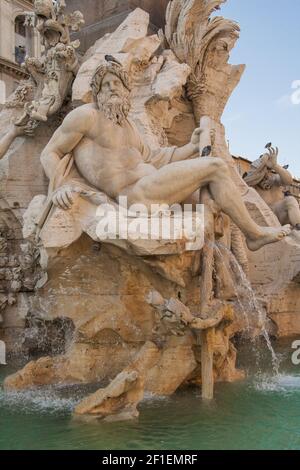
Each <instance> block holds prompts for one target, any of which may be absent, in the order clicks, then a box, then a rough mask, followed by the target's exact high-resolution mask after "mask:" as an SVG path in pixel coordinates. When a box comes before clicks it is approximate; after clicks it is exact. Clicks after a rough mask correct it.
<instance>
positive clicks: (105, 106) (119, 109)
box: [96, 90, 131, 125]
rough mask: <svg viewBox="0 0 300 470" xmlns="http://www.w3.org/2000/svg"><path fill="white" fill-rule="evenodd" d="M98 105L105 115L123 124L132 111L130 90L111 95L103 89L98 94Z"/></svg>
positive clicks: (115, 122) (116, 122)
mask: <svg viewBox="0 0 300 470" xmlns="http://www.w3.org/2000/svg"><path fill="white" fill-rule="evenodd" d="M96 105H97V106H98V108H99V110H100V111H102V112H103V114H104V116H105V117H106V118H107V119H109V120H111V121H112V122H113V123H114V124H119V125H122V123H123V122H124V121H125V120H126V119H127V117H128V114H129V111H130V107H131V105H130V100H129V92H125V93H122V94H121V95H120V94H118V95H111V94H110V93H107V92H105V91H103V90H101V91H99V93H98V95H97V100H96Z"/></svg>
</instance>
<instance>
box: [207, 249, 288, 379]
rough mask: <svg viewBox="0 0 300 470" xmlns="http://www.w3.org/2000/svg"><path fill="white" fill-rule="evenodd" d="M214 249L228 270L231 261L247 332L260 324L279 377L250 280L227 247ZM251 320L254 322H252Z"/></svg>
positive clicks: (277, 364)
mask: <svg viewBox="0 0 300 470" xmlns="http://www.w3.org/2000/svg"><path fill="white" fill-rule="evenodd" d="M214 249H215V252H216V254H217V256H218V257H219V258H220V260H221V262H222V263H223V264H224V266H225V267H227V268H228V266H227V265H226V262H225V259H226V258H228V259H229V265H230V266H229V268H230V269H229V272H230V273H231V276H232V281H233V286H234V290H235V294H236V296H237V300H238V304H239V306H240V308H241V311H242V313H243V315H244V318H245V320H246V324H247V330H248V331H249V332H250V331H251V329H252V328H253V325H257V326H258V324H259V327H260V329H261V336H262V337H263V338H264V340H265V342H266V345H267V348H268V350H269V351H270V354H271V358H272V366H273V372H274V375H275V376H279V366H280V363H279V359H278V357H277V356H276V353H275V351H274V348H273V346H272V343H271V339H270V336H269V334H268V332H267V330H266V326H265V322H266V314H265V313H264V311H263V309H262V307H261V305H260V302H259V301H258V299H257V297H256V295H255V292H254V290H253V289H252V286H251V284H250V281H249V279H248V278H247V276H246V275H245V273H244V271H243V269H242V267H241V266H240V264H239V263H238V261H237V260H236V258H235V256H234V255H233V253H232V252H231V251H230V250H229V249H228V248H227V247H226V246H224V245H223V244H221V243H215V244H214ZM251 319H252V321H251V322H250V320H251ZM257 320H258V321H257ZM257 351H258V350H257ZM256 362H257V365H258V363H259V357H258V355H257V354H256ZM258 372H259V371H258Z"/></svg>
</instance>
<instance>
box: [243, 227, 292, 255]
mask: <svg viewBox="0 0 300 470" xmlns="http://www.w3.org/2000/svg"><path fill="white" fill-rule="evenodd" d="M291 231H292V229H291V226H290V225H285V226H284V227H279V228H274V227H261V232H262V233H261V235H260V236H259V237H258V238H256V239H253V240H251V239H247V246H248V248H249V250H251V251H257V250H259V249H260V248H262V247H263V246H265V245H270V244H271V243H276V242H280V241H281V240H283V239H284V238H285V237H287V236H288V235H290V233H291Z"/></svg>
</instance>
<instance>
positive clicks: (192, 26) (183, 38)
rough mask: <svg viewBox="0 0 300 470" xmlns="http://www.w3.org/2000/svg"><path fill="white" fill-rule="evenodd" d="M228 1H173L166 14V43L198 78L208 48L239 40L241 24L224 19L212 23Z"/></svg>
mask: <svg viewBox="0 0 300 470" xmlns="http://www.w3.org/2000/svg"><path fill="white" fill-rule="evenodd" d="M226 1H227V0H171V1H170V3H169V5H168V8H167V13H166V27H165V39H166V41H167V43H168V46H169V47H170V48H171V49H172V51H173V52H174V53H175V54H176V56H177V58H178V59H179V60H180V62H185V63H187V64H188V65H189V66H190V67H191V69H192V74H195V75H198V74H199V72H200V71H201V69H202V64H203V62H204V60H205V54H206V51H207V48H208V47H209V46H210V44H211V43H212V42H214V41H215V40H216V39H220V38H222V37H229V36H235V38H237V37H238V32H239V26H238V25H237V23H235V22H233V21H230V20H226V19H224V18H222V17H216V18H213V19H210V15H211V14H212V13H213V12H214V11H216V10H219V9H220V6H221V5H222V4H223V3H225V2H226Z"/></svg>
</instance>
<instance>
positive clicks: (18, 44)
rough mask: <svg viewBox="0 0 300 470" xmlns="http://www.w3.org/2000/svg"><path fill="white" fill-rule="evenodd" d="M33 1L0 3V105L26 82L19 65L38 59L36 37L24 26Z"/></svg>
mask: <svg viewBox="0 0 300 470" xmlns="http://www.w3.org/2000/svg"><path fill="white" fill-rule="evenodd" d="M33 3H34V0H1V1H0V105H1V104H3V103H4V102H5V100H6V99H7V97H8V96H9V95H10V94H11V93H12V92H13V91H14V90H15V88H16V87H17V86H18V83H19V82H20V80H22V79H24V78H27V74H26V72H25V70H24V69H23V68H22V63H23V62H24V59H25V57H26V56H35V57H40V55H41V45H40V41H39V35H38V33H37V32H36V31H35V30H34V28H32V27H31V26H29V25H28V26H26V25H25V24H24V22H25V15H26V13H28V12H32V11H33Z"/></svg>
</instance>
